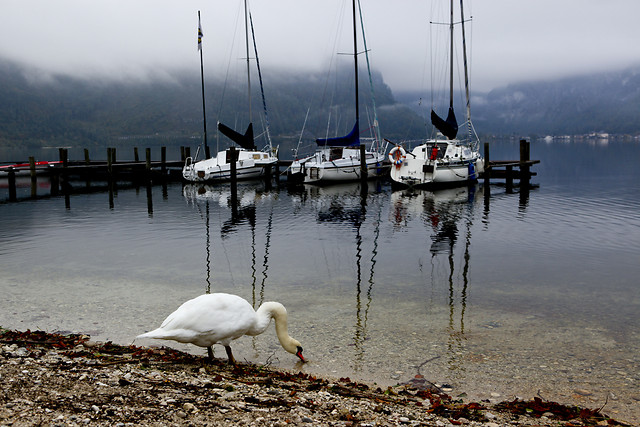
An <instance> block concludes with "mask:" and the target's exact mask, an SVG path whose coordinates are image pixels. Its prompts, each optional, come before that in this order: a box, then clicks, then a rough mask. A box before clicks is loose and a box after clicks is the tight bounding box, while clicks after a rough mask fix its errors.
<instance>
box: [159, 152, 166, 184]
mask: <svg viewBox="0 0 640 427" xmlns="http://www.w3.org/2000/svg"><path fill="white" fill-rule="evenodd" d="M160 172H161V174H162V178H163V179H164V177H165V175H166V174H167V147H160Z"/></svg>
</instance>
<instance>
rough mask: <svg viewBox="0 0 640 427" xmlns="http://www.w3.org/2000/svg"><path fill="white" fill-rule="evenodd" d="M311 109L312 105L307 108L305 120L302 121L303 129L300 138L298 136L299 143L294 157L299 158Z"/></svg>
mask: <svg viewBox="0 0 640 427" xmlns="http://www.w3.org/2000/svg"><path fill="white" fill-rule="evenodd" d="M309 110H311V106H309V107H308V108H307V114H306V115H305V116H304V122H303V123H302V130H301V131H300V138H298V145H297V146H296V151H295V155H294V157H295V158H296V159H297V158H298V153H299V152H300V143H301V142H302V135H303V134H304V128H305V127H306V126H307V119H308V118H309Z"/></svg>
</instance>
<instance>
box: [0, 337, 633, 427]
mask: <svg viewBox="0 0 640 427" xmlns="http://www.w3.org/2000/svg"><path fill="white" fill-rule="evenodd" d="M0 383H2V391H1V392H0V425H2V426H9V425H12V426H30V425H54V426H66V425H78V426H82V425H109V426H127V425H143V426H156V425H247V426H249V425H255V426H284V425H334V426H385V425H408V426H452V425H466V426H487V427H495V426H592V425H631V424H628V423H625V422H623V421H620V420H616V419H612V418H610V417H608V416H607V415H605V413H606V410H604V409H602V408H581V407H577V406H566V405H561V404H558V403H555V402H551V401H547V400H545V399H543V398H542V397H536V398H534V399H532V400H529V401H524V400H518V399H516V400H512V401H504V402H498V403H493V402H488V401H486V402H485V401H481V402H464V401H462V400H461V399H458V398H456V397H451V396H449V395H447V394H446V392H444V391H443V390H442V389H441V388H440V387H439V386H438V385H437V384H432V383H431V382H429V381H428V379H425V378H423V377H421V376H416V377H415V378H413V379H412V380H411V381H408V382H406V383H404V384H399V385H397V386H394V387H387V388H384V389H382V388H380V387H376V386H375V385H369V384H364V383H359V382H355V381H352V380H351V379H349V378H320V377H315V376H312V375H309V374H305V373H302V372H293V371H285V370H276V369H273V368H271V367H269V366H259V365H253V364H247V363H240V364H238V365H236V366H231V365H229V364H228V363H227V362H226V360H222V359H216V360H213V361H208V360H206V359H205V358H202V357H199V356H194V355H191V354H187V353H183V352H180V351H177V350H174V349H170V348H166V347H160V348H144V347H136V346H120V345H115V344H112V343H110V342H107V343H99V342H94V341H91V339H90V337H89V336H86V335H59V334H49V333H45V332H40V331H34V332H32V331H24V332H21V331H14V330H6V329H0Z"/></svg>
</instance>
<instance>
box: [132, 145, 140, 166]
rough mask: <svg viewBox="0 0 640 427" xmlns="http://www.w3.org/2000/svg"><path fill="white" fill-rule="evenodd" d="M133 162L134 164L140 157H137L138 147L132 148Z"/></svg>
mask: <svg viewBox="0 0 640 427" xmlns="http://www.w3.org/2000/svg"><path fill="white" fill-rule="evenodd" d="M133 161H134V162H136V163H138V162H139V161H140V156H139V155H138V147H133Z"/></svg>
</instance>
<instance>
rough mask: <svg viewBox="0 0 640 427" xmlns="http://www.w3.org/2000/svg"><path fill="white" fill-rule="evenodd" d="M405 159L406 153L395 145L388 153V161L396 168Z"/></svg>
mask: <svg viewBox="0 0 640 427" xmlns="http://www.w3.org/2000/svg"><path fill="white" fill-rule="evenodd" d="M406 158H407V152H406V151H404V148H402V147H401V146H399V145H396V146H395V147H393V148H392V149H391V151H389V161H390V162H391V163H392V164H394V165H396V167H397V168H399V167H400V166H402V163H403V162H404V159H406Z"/></svg>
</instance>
